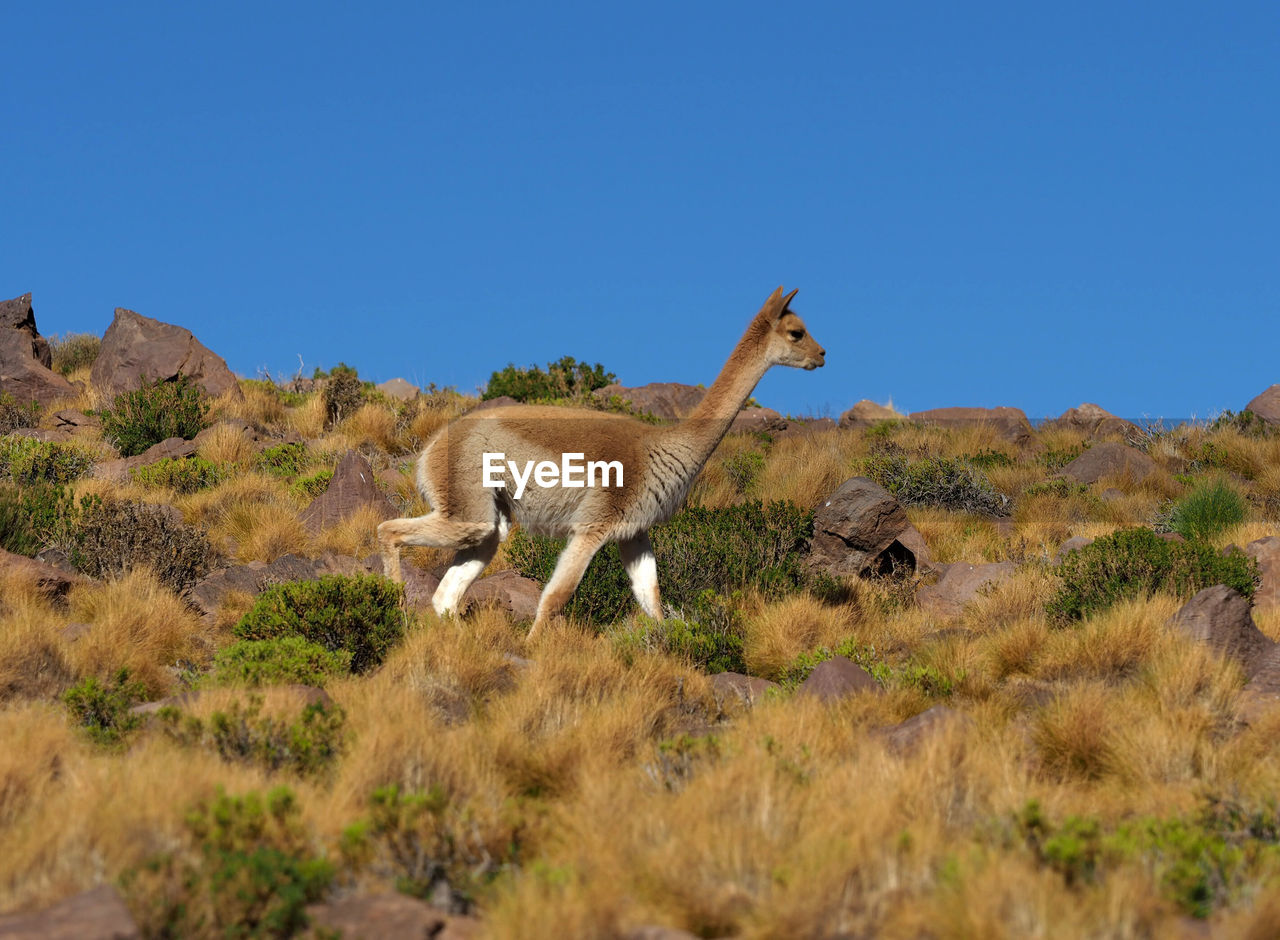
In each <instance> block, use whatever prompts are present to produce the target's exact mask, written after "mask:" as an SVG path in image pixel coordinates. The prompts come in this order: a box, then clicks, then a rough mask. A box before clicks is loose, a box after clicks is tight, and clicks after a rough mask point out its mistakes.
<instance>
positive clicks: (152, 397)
mask: <svg viewBox="0 0 1280 940" xmlns="http://www.w3.org/2000/svg"><path fill="white" fill-rule="evenodd" d="M208 415H209V402H208V400H207V399H206V397H205V394H204V390H203V389H202V388H201V387H200V386H199V385H197V384H195V383H194V382H192V381H191V379H190V378H189V377H188V376H187V375H186V374H184V373H179V375H178V377H177V378H176V379H174V380H173V381H172V382H167V381H165V380H164V379H156V380H155V381H154V382H146V381H143V382H142V384H141V386H140V387H139V388H138V389H137V390H135V391H132V392H121V393H120V394H119V395H117V396H116V397H115V400H114V401H113V402H112V404H111V407H110V408H107V409H105V410H104V411H102V412H101V413H100V416H101V418H102V436H103V437H105V438H106V439H107V440H108V441H110V442H111V443H112V444H114V445H115V447H116V449H117V450H119V451H120V454H121V456H123V457H134V456H137V455H138V454H140V453H142V452H143V451H144V450H146V449H147V448H148V447H151V446H152V445H154V444H159V443H160V442H161V441H163V440H167V439H168V438H171V437H180V438H183V439H184V440H190V439H191V438H193V437H195V436H196V435H197V434H199V433H200V432H201V431H203V430H204V429H205V426H206V424H207V418H208Z"/></svg>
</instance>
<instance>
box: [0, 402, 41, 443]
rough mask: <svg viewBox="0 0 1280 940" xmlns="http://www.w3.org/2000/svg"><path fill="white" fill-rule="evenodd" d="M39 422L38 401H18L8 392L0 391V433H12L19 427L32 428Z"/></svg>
mask: <svg viewBox="0 0 1280 940" xmlns="http://www.w3.org/2000/svg"><path fill="white" fill-rule="evenodd" d="M39 423H40V405H39V403H38V402H34V401H30V402H25V403H24V402H19V401H18V400H17V399H16V398H14V397H13V396H12V395H10V394H9V393H8V392H0V435H4V434H12V433H13V432H14V431H16V430H18V429H19V428H34V427H35V426H36V425H38V424H39Z"/></svg>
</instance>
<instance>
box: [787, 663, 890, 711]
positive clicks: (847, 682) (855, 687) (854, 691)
mask: <svg viewBox="0 0 1280 940" xmlns="http://www.w3.org/2000/svg"><path fill="white" fill-rule="evenodd" d="M864 692H866V693H870V694H872V695H881V694H883V693H884V689H882V688H881V687H880V683H879V682H877V681H876V680H875V677H874V676H872V675H871V673H869V672H867V671H866V670H865V669H863V668H862V667H861V666H859V665H858V664H857V663H855V662H854V661H853V660H851V659H849V658H847V657H845V656H833V657H832V658H831V659H828V660H827V661H826V662H823V663H818V665H817V667H816V668H815V669H814V670H813V672H811V673H809V678H807V679H805V680H804V682H802V683H800V688H798V689H796V695H801V696H805V695H807V696H812V697H813V698H816V699H819V700H821V701H823V702H827V703H831V702H838V701H840V700H841V699H845V698H848V697H849V696H851V695H859V694H862V693H864Z"/></svg>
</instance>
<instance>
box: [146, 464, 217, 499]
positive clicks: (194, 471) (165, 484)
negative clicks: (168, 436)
mask: <svg viewBox="0 0 1280 940" xmlns="http://www.w3.org/2000/svg"><path fill="white" fill-rule="evenodd" d="M129 474H130V475H131V476H132V477H133V479H134V481H135V482H136V483H138V484H139V485H140V486H145V487H147V488H148V489H171V490H174V491H175V492H177V493H194V492H196V491H197V490H203V489H208V488H209V487H211V486H217V485H218V484H219V483H221V482H222V481H223V480H225V479H226V478H227V468H226V467H224V466H222V465H221V464H216V463H214V462H213V461H211V460H205V459H204V458H203V457H165V458H164V459H163V460H157V461H156V462H155V463H153V464H148V465H147V466H145V467H134V468H133V469H132V470H130V471H129Z"/></svg>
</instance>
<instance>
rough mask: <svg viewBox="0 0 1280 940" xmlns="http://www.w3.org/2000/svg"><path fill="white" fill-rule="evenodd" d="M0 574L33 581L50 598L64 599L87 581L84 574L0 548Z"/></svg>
mask: <svg viewBox="0 0 1280 940" xmlns="http://www.w3.org/2000/svg"><path fill="white" fill-rule="evenodd" d="M0 575H3V576H6V577H8V576H13V577H18V578H22V579H23V580H26V581H31V582H32V583H34V584H35V585H36V589H37V590H38V591H39V592H40V593H41V594H43V595H44V596H45V598H46V599H48V600H63V599H64V598H65V597H66V596H67V592H68V591H70V590H71V589H72V588H73V587H75V586H76V585H79V584H84V583H86V579H85V578H84V576H82V575H79V574H75V573H72V572H68V571H64V570H63V569H61V568H57V567H54V566H53V565H49V564H45V563H44V562H42V561H36V560H35V559H34V558H28V557H26V556H25V555H15V554H14V553H12V552H7V551H5V550H4V549H3V548H0Z"/></svg>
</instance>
